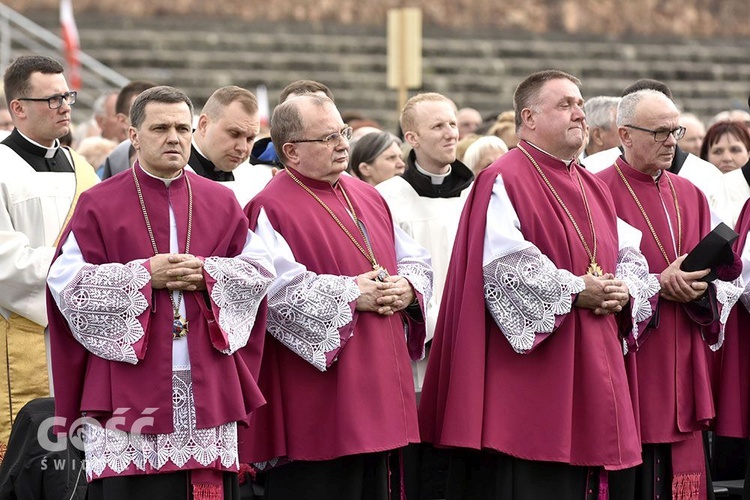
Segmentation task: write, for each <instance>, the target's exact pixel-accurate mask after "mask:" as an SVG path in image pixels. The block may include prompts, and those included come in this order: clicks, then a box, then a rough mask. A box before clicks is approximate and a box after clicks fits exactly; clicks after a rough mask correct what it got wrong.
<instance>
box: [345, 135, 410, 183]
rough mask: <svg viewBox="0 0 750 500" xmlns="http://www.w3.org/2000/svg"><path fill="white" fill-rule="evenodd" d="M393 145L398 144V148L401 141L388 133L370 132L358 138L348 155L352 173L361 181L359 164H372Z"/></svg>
mask: <svg viewBox="0 0 750 500" xmlns="http://www.w3.org/2000/svg"><path fill="white" fill-rule="evenodd" d="M393 143H396V144H398V145H399V147H400V146H401V139H399V138H398V137H396V136H395V135H393V134H391V133H390V132H370V133H369V134H367V135H363V136H362V137H360V138H359V139H358V140H357V142H356V143H355V144H354V146H353V147H352V150H351V153H350V154H349V166H350V168H351V170H352V172H354V173H355V174H356V176H357V177H359V178H360V179H361V178H362V175H361V174H360V172H359V164H360V163H368V164H369V163H372V162H374V161H375V159H376V158H377V157H378V156H380V154H381V153H382V152H383V151H385V150H386V149H388V148H390V147H391V145H392V144H393Z"/></svg>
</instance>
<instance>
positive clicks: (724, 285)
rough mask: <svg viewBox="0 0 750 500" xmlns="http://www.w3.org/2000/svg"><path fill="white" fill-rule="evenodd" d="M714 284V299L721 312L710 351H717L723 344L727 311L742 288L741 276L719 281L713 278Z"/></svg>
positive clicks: (737, 298)
mask: <svg viewBox="0 0 750 500" xmlns="http://www.w3.org/2000/svg"><path fill="white" fill-rule="evenodd" d="M713 284H714V286H715V287H716V301H717V302H718V303H719V304H720V306H721V307H720V309H721V312H720V314H719V323H720V326H719V339H718V341H717V342H716V343H715V344H713V345H709V346H708V347H709V348H710V349H711V350H712V351H718V350H719V349H720V348H721V346H722V345H723V344H724V326H725V325H726V323H727V319H728V318H729V313H730V312H731V310H732V307H734V304H736V303H737V301H738V300H739V299H740V297H741V296H742V295H743V292H744V289H743V287H742V278H737V279H736V280H734V281H721V280H714V281H713Z"/></svg>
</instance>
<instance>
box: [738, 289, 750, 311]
mask: <svg viewBox="0 0 750 500" xmlns="http://www.w3.org/2000/svg"><path fill="white" fill-rule="evenodd" d="M740 301H742V304H744V306H745V309H747V310H748V311H750V283H746V284H745V288H744V290H743V291H742V295H740Z"/></svg>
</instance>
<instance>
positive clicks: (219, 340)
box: [204, 256, 273, 354]
mask: <svg viewBox="0 0 750 500" xmlns="http://www.w3.org/2000/svg"><path fill="white" fill-rule="evenodd" d="M204 269H205V270H206V273H207V274H208V276H207V278H206V287H207V288H208V293H209V296H210V297H211V303H212V306H213V307H212V309H213V310H214V311H216V310H218V313H219V314H218V326H219V328H218V329H211V336H212V338H211V342H212V343H213V345H214V347H215V348H216V349H218V350H220V351H221V352H223V353H224V354H233V353H234V352H235V351H237V349H240V348H242V347H244V346H245V345H246V344H247V341H248V339H249V338H250V332H251V331H252V329H253V325H254V324H255V318H256V315H257V313H258V306H259V305H260V303H261V301H262V300H263V297H265V294H266V291H267V290H268V287H269V286H270V285H271V283H272V282H273V274H271V273H270V272H268V271H267V270H266V269H264V268H263V267H262V266H259V265H258V264H256V263H255V262H254V261H253V260H252V259H249V258H248V257H244V256H239V257H235V258H224V257H209V258H207V259H206V260H205V264H204Z"/></svg>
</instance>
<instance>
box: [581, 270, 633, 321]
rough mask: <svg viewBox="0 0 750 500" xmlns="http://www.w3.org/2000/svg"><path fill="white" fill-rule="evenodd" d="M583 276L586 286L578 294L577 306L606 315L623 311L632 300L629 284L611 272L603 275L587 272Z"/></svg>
mask: <svg viewBox="0 0 750 500" xmlns="http://www.w3.org/2000/svg"><path fill="white" fill-rule="evenodd" d="M582 278H583V282H584V284H585V285H586V288H585V289H584V290H583V291H582V292H581V293H579V294H578V300H577V301H576V303H575V305H576V307H582V308H584V309H592V310H593V311H594V314H598V315H600V316H604V315H607V314H612V313H618V312H620V311H622V308H623V307H625V304H627V303H628V300H630V292H629V291H628V287H627V285H626V284H625V283H623V282H622V281H620V280H618V279H615V276H614V275H613V274H611V273H607V274H605V275H603V276H592V275H590V274H585V275H583V276H582Z"/></svg>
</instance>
